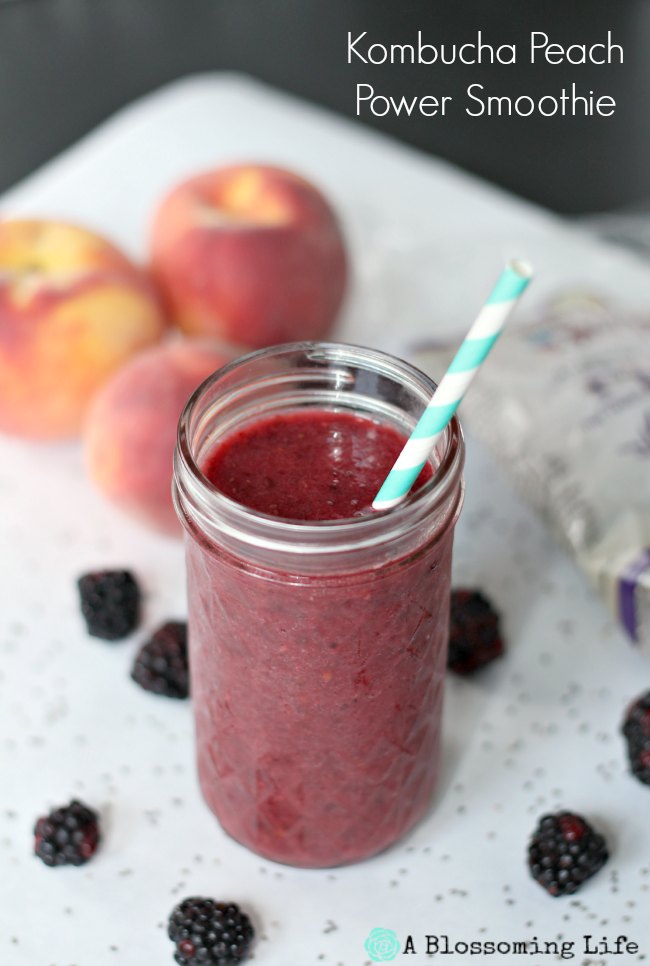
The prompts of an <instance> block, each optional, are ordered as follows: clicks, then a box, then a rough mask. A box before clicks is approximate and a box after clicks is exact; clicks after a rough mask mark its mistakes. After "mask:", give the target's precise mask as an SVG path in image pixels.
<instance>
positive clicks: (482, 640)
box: [447, 588, 504, 674]
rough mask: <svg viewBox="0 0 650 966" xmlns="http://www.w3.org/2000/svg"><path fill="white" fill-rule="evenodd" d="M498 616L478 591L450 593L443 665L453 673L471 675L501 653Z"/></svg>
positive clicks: (465, 590)
mask: <svg viewBox="0 0 650 966" xmlns="http://www.w3.org/2000/svg"><path fill="white" fill-rule="evenodd" d="M503 651H504V645H503V639H502V637H501V632H500V630H499V615H498V614H497V612H496V611H495V610H494V608H493V607H492V604H491V603H490V601H489V600H488V599H487V597H485V596H484V595H483V594H482V593H481V592H480V591H478V590H468V589H466V588H463V589H460V590H453V591H452V593H451V613H450V619H449V653H448V657H447V666H448V667H449V669H450V670H451V671H455V673H456V674H471V673H472V672H473V671H475V670H476V669H477V668H479V667H482V666H483V665H484V664H489V662H490V661H493V660H494V659H495V658H496V657H500V656H501V655H502V654H503Z"/></svg>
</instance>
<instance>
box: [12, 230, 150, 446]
mask: <svg viewBox="0 0 650 966" xmlns="http://www.w3.org/2000/svg"><path fill="white" fill-rule="evenodd" d="M164 329H165V320H164V315H163V312H162V308H161V303H160V300H159V298H158V297H157V296H156V295H155V293H154V290H153V288H152V285H151V283H150V281H149V280H148V278H147V277H146V276H145V274H144V273H143V272H142V271H141V270H140V269H138V268H137V267H136V266H135V265H134V264H133V263H132V262H131V261H129V259H128V258H127V257H126V256H125V255H123V254H122V253H121V252H120V251H119V250H118V249H117V248H115V246H114V245H112V244H111V243H110V242H108V241H106V240H105V239H104V238H102V237H100V236H99V235H96V234H95V233H93V232H91V231H89V230H87V229H85V228H81V227H78V226H75V225H69V224H65V223H61V222H55V221H47V220H7V221H4V222H0V431H3V432H7V433H13V434H16V435H20V436H26V437H32V438H40V439H53V438H57V437H67V436H74V435H76V434H77V433H78V432H79V429H80V426H81V421H82V418H83V414H84V411H85V409H86V406H87V404H88V402H89V400H90V398H91V396H92V395H93V393H94V392H95V390H96V389H97V388H98V386H100V385H101V384H102V383H103V382H104V380H105V379H106V378H107V377H108V376H109V375H110V374H111V373H112V372H113V371H114V370H115V369H116V368H117V367H118V366H120V365H122V363H123V362H124V361H125V360H126V359H128V358H129V357H130V356H131V355H133V354H134V353H135V352H138V351H139V350H140V349H142V348H144V347H146V346H149V345H151V344H153V343H155V342H157V341H158V340H159V339H160V337H161V336H162V334H163V331H164Z"/></svg>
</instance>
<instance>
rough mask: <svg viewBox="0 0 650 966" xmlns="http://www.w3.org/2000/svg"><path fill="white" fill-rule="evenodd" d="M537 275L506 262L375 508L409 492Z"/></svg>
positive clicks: (393, 502) (521, 264) (518, 263)
mask: <svg viewBox="0 0 650 966" xmlns="http://www.w3.org/2000/svg"><path fill="white" fill-rule="evenodd" d="M532 275H533V273H532V269H531V268H530V266H529V265H527V264H526V262H521V261H518V260H516V261H511V262H509V263H508V264H507V265H506V267H505V269H504V270H503V272H502V274H501V276H500V278H499V279H498V281H497V283H496V285H495V286H494V288H493V290H492V293H491V294H490V297H489V298H488V300H487V302H486V303H485V305H484V306H483V308H482V309H481V311H480V313H479V316H478V318H477V319H476V321H475V322H474V325H473V326H472V327H471V329H470V330H469V332H468V333H467V335H466V337H465V339H464V341H463V342H462V344H461V346H460V348H459V350H458V352H457V353H456V355H455V356H454V359H453V361H452V363H451V365H450V366H449V369H448V370H447V372H446V373H445V374H444V376H443V377H442V380H441V381H440V385H439V386H438V388H437V389H436V391H435V393H434V394H433V396H432V397H431V401H430V402H429V405H428V406H427V408H426V409H425V410H424V412H423V414H422V416H421V417H420V420H419V422H418V424H417V426H416V427H415V429H414V430H413V432H412V433H411V435H410V437H409V439H408V440H407V442H406V444H405V446H404V449H403V450H402V452H401V453H400V454H399V456H398V457H397V460H396V461H395V464H394V466H393V468H392V470H391V471H390V473H389V474H388V476H387V477H386V479H385V480H384V482H383V484H382V487H381V489H380V490H379V493H378V494H377V496H376V497H375V499H374V502H373V504H372V506H373V509H374V510H388V509H390V507H393V506H396V505H397V504H398V503H401V501H402V500H403V499H404V498H405V497H406V496H407V494H408V492H409V490H410V489H411V487H412V486H413V484H414V483H415V481H416V480H417V478H418V476H419V474H420V470H421V469H422V467H423V466H424V464H425V463H426V461H427V460H428V459H429V456H430V455H431V453H432V452H433V449H434V447H435V445H436V443H437V442H438V440H439V439H440V437H441V436H442V433H443V432H444V430H445V428H446V427H447V424H448V423H449V422H450V420H451V418H452V416H453V415H454V413H455V412H456V410H457V408H458V406H459V404H460V401H461V399H462V398H463V396H464V395H465V393H466V392H467V389H468V388H469V385H470V383H471V381H472V379H473V378H474V376H475V375H476V373H477V372H478V369H479V367H480V366H481V363H482V362H483V361H484V359H485V357H486V356H487V354H488V352H489V351H490V349H491V348H492V346H493V345H494V343H495V342H496V341H497V339H498V338H499V335H500V334H501V331H502V329H503V327H504V325H505V323H506V320H507V318H508V316H509V315H510V313H511V312H512V310H513V309H514V307H515V305H516V304H517V302H518V301H519V299H520V298H521V296H522V294H523V293H524V291H525V289H526V287H527V286H528V283H529V282H530V280H531V278H532Z"/></svg>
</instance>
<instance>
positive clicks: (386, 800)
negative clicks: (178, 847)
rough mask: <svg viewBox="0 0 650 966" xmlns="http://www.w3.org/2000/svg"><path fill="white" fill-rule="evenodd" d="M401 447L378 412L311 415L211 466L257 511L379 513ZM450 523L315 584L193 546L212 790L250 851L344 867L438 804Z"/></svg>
mask: <svg viewBox="0 0 650 966" xmlns="http://www.w3.org/2000/svg"><path fill="white" fill-rule="evenodd" d="M404 441H405V437H404V436H403V435H402V433H401V432H400V431H398V430H397V429H395V428H394V427H393V426H391V425H388V424H387V423H382V422H380V421H378V420H376V419H374V418H370V417H367V416H361V415H356V414H354V413H351V412H349V411H347V412H336V411H332V410H325V409H321V410H318V409H313V408H307V409H304V410H298V411H295V412H286V413H275V414H273V415H270V416H265V417H260V418H259V419H257V420H255V421H252V422H249V423H248V424H246V425H245V426H244V427H243V428H242V429H238V430H235V431H233V432H231V433H230V434H228V435H226V436H225V437H224V438H223V439H221V440H219V441H218V443H217V444H216V446H215V448H214V449H213V450H212V451H211V452H209V453H208V454H207V456H206V457H205V459H204V460H203V461H202V465H201V470H202V472H203V474H204V476H205V477H206V478H207V479H208V480H209V481H210V483H211V485H212V486H214V487H216V488H217V490H219V491H220V492H221V493H223V494H225V495H226V496H228V497H230V498H231V499H233V500H236V501H237V502H239V503H242V504H244V505H245V506H247V507H249V508H250V509H251V510H253V511H257V512H259V513H263V514H267V515H271V516H273V517H278V518H281V519H283V520H285V519H288V520H293V521H302V522H304V523H311V522H313V521H327V520H348V519H350V518H352V519H356V518H362V517H364V516H366V515H367V514H371V513H372V512H373V511H372V510H371V509H370V505H371V502H372V499H373V497H374V496H375V494H376V492H377V490H378V489H379V486H380V484H381V482H382V481H383V479H384V478H385V476H386V474H387V472H388V470H389V469H390V467H391V466H392V463H393V462H394V460H395V457H396V456H397V454H398V453H399V451H400V449H401V448H402V446H403V444H404ZM431 475H432V467H431V466H427V467H425V469H424V470H423V472H422V475H421V478H420V479H419V480H418V484H417V485H418V486H419V487H421V486H422V485H423V484H424V483H425V482H426V481H427V480H428V479H429V478H430V477H431ZM450 516H451V514H450ZM454 519H455V517H454ZM452 530H453V521H452V523H451V524H449V523H447V524H445V526H443V527H440V528H439V529H438V530H436V531H435V533H433V535H432V533H431V530H430V529H429V530H428V531H426V532H425V536H424V537H423V538H421V539H420V541H419V542H417V543H416V544H415V546H413V547H412V549H411V550H410V551H409V552H408V553H406V554H401V555H399V556H398V557H397V558H396V559H392V560H390V559H389V560H388V561H387V560H386V559H385V558H382V560H381V563H380V562H379V557H377V558H376V562H374V561H373V557H372V555H371V556H370V557H369V558H368V561H367V562H366V564H365V565H364V566H362V567H361V568H360V569H357V570H355V571H353V572H349V571H348V570H344V569H342V570H341V571H340V572H337V571H336V568H334V569H332V567H331V566H330V567H328V566H327V565H326V564H323V568H322V571H321V572H312V573H309V574H305V573H300V572H299V571H297V572H295V573H293V572H291V570H290V569H287V567H286V566H285V567H283V568H277V569H276V568H273V567H271V566H260V565H259V564H256V563H253V562H251V561H250V560H247V559H245V555H242V556H241V557H240V556H239V555H238V554H236V553H233V552H232V550H231V549H230V548H227V547H224V546H218V545H217V544H216V543H215V541H213V540H210V539H204V538H202V537H201V536H200V535H198V534H196V533H195V534H194V535H193V536H191V538H190V539H189V540H188V541H187V562H188V594H189V613H190V647H191V672H192V699H193V704H194V708H195V716H196V727H197V744H198V761H199V776H200V782H201V787H202V790H203V794H204V796H205V798H206V800H207V802H208V804H209V806H210V807H211V808H212V810H213V811H214V812H215V814H216V815H217V817H218V818H219V820H220V822H221V824H222V825H223V827H224V828H225V829H226V831H227V832H229V833H230V834H231V835H232V836H233V837H234V838H236V839H237V840H238V841H240V842H242V843H244V844H245V845H247V846H248V847H250V848H251V849H253V850H254V851H256V852H258V853H260V854H261V855H264V856H266V857H268V858H271V859H275V860H277V861H280V862H286V863H290V864H293V865H299V866H310V867H314V866H331V865H338V864H341V863H346V862H352V861H355V860H358V859H361V858H365V857H367V856H369V855H372V854H374V853H376V852H379V851H381V850H382V849H384V848H386V847H387V846H388V845H390V844H391V843H392V842H394V841H395V840H396V839H397V838H399V837H400V836H401V835H403V834H404V833H405V832H406V831H407V830H408V829H409V828H410V827H411V826H412V825H413V824H414V823H415V822H417V820H418V819H419V818H420V817H421V816H422V815H423V813H424V812H425V811H426V809H427V806H428V803H429V801H430V798H431V793H432V790H433V787H434V784H435V779H436V772H437V768H438V756H439V745H440V716H441V703H442V695H443V683H444V677H445V666H446V648H447V634H448V607H449V581H450V564H451V546H452Z"/></svg>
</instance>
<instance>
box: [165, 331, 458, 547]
mask: <svg viewBox="0 0 650 966" xmlns="http://www.w3.org/2000/svg"><path fill="white" fill-rule="evenodd" d="M298 353H303V354H304V355H305V356H308V355H309V354H310V353H312V354H316V355H317V356H318V358H322V359H324V358H328V359H330V360H332V361H339V362H345V361H347V362H352V361H354V362H356V363H357V364H359V363H363V362H368V363H370V365H369V366H368V368H369V369H371V366H374V368H375V371H382V372H384V373H386V372H388V370H393V373H395V372H396V373H397V374H399V375H401V376H402V378H403V379H404V380H405V381H409V382H410V383H412V384H417V385H418V387H419V388H420V390H422V389H424V390H425V395H428V396H430V395H432V394H433V392H434V391H435V389H436V388H437V387H436V383H435V382H434V381H433V380H432V379H431V378H430V377H429V376H427V375H426V374H425V373H423V372H421V371H420V370H419V369H417V368H416V367H415V366H413V365H411V364H410V363H408V362H405V361H404V360H402V359H399V358H397V357H395V356H392V355H390V354H388V353H385V352H382V351H381V350H378V349H370V348H367V347H366V346H358V345H354V344H351V343H343V342H290V343H282V344H279V345H274V346H271V347H270V348H266V349H258V350H256V351H254V352H250V353H247V354H246V355H244V356H240V357H239V358H237V359H235V360H233V361H232V362H230V363H228V364H227V365H225V366H223V367H222V368H220V369H218V370H216V372H214V373H213V374H212V375H210V376H208V378H207V379H205V380H204V381H203V382H202V383H201V384H200V385H199V386H198V387H197V388H196V389H195V391H194V392H193V393H192V395H191V396H190V398H189V399H188V401H187V403H186V405H185V407H184V409H183V412H182V414H181V417H180V420H179V424H178V434H177V444H176V450H175V453H174V483H173V497H174V504H175V507H176V511H177V513H178V515H179V518H180V519H181V522H183V524H184V525H185V526H187V522H188V519H194V521H195V522H196V523H197V525H198V526H199V528H202V529H207V530H209V529H210V528H211V526H214V525H215V521H218V526H217V527H216V529H218V532H219V534H220V535H224V534H225V535H230V536H231V537H236V538H237V539H238V540H239V541H242V542H243V543H248V544H252V545H254V546H258V547H265V548H266V549H276V550H279V551H285V552H286V551H289V552H291V553H293V554H296V553H298V554H305V553H315V554H320V553H332V552H337V553H340V552H342V551H346V550H355V549H358V548H360V547H363V548H368V547H372V546H375V545H378V544H382V543H384V542H386V541H387V540H390V539H391V537H392V536H393V535H394V534H395V532H404V530H410V529H412V528H415V527H417V526H418V524H419V523H420V522H421V520H423V519H424V518H425V517H426V516H428V515H429V514H430V513H431V512H433V511H434V510H435V509H436V508H437V507H439V506H440V505H441V504H443V503H444V502H445V501H446V500H448V499H449V496H450V494H452V493H453V491H454V489H456V490H457V491H458V499H457V506H456V508H455V509H454V511H453V512H452V513H451V517H450V521H449V522H450V525H453V523H455V520H456V518H457V516H458V512H459V511H460V504H461V502H462V469H463V463H464V439H463V433H462V430H461V427H460V422H459V420H458V418H457V417H456V416H454V417H453V419H452V420H451V422H450V423H449V425H448V427H447V428H446V430H445V431H444V434H443V436H442V438H441V447H440V448H442V454H441V458H440V460H439V463H438V464H437V466H436V467H435V470H434V473H433V475H432V477H431V479H429V480H428V481H427V482H426V483H425V484H424V485H423V486H422V487H420V488H419V489H418V490H417V491H415V492H412V493H411V494H409V496H408V497H407V498H406V499H405V500H404V501H403V502H402V503H400V504H398V505H397V506H395V507H392V508H391V509H388V510H383V511H376V512H373V513H372V514H368V515H365V516H358V517H352V518H346V519H337V520H315V521H304V520H292V519H287V518H284V517H277V516H272V515H270V514H266V513H262V512H261V511H259V510H254V509H251V508H250V507H247V506H245V505H244V504H242V503H238V502H237V501H236V500H233V499H231V498H230V497H228V496H226V495H225V494H224V493H222V492H221V491H220V490H218V489H217V487H216V486H215V485H214V484H213V483H211V482H210V480H209V479H208V478H207V477H206V476H205V475H204V473H203V471H202V470H201V467H200V465H199V463H198V461H197V459H196V458H195V454H194V451H193V446H192V439H191V436H192V424H193V420H194V418H195V416H196V413H197V409H198V408H199V406H200V404H201V401H202V400H203V399H204V397H205V395H206V393H208V391H209V390H210V389H211V388H212V387H213V386H214V385H215V383H217V382H218V381H220V380H223V379H224V378H226V377H227V376H229V375H230V374H232V373H233V372H236V371H237V370H238V369H241V368H243V367H244V366H246V365H250V364H251V363H255V362H256V361H259V360H264V359H273V358H274V357H277V358H280V357H281V356H289V355H294V354H298ZM324 408H326V407H324ZM188 503H189V506H190V507H191V512H190V513H189V514H188V513H187V511H186V507H187V505H188ZM444 529H445V531H446V529H447V526H445V528H444Z"/></svg>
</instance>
